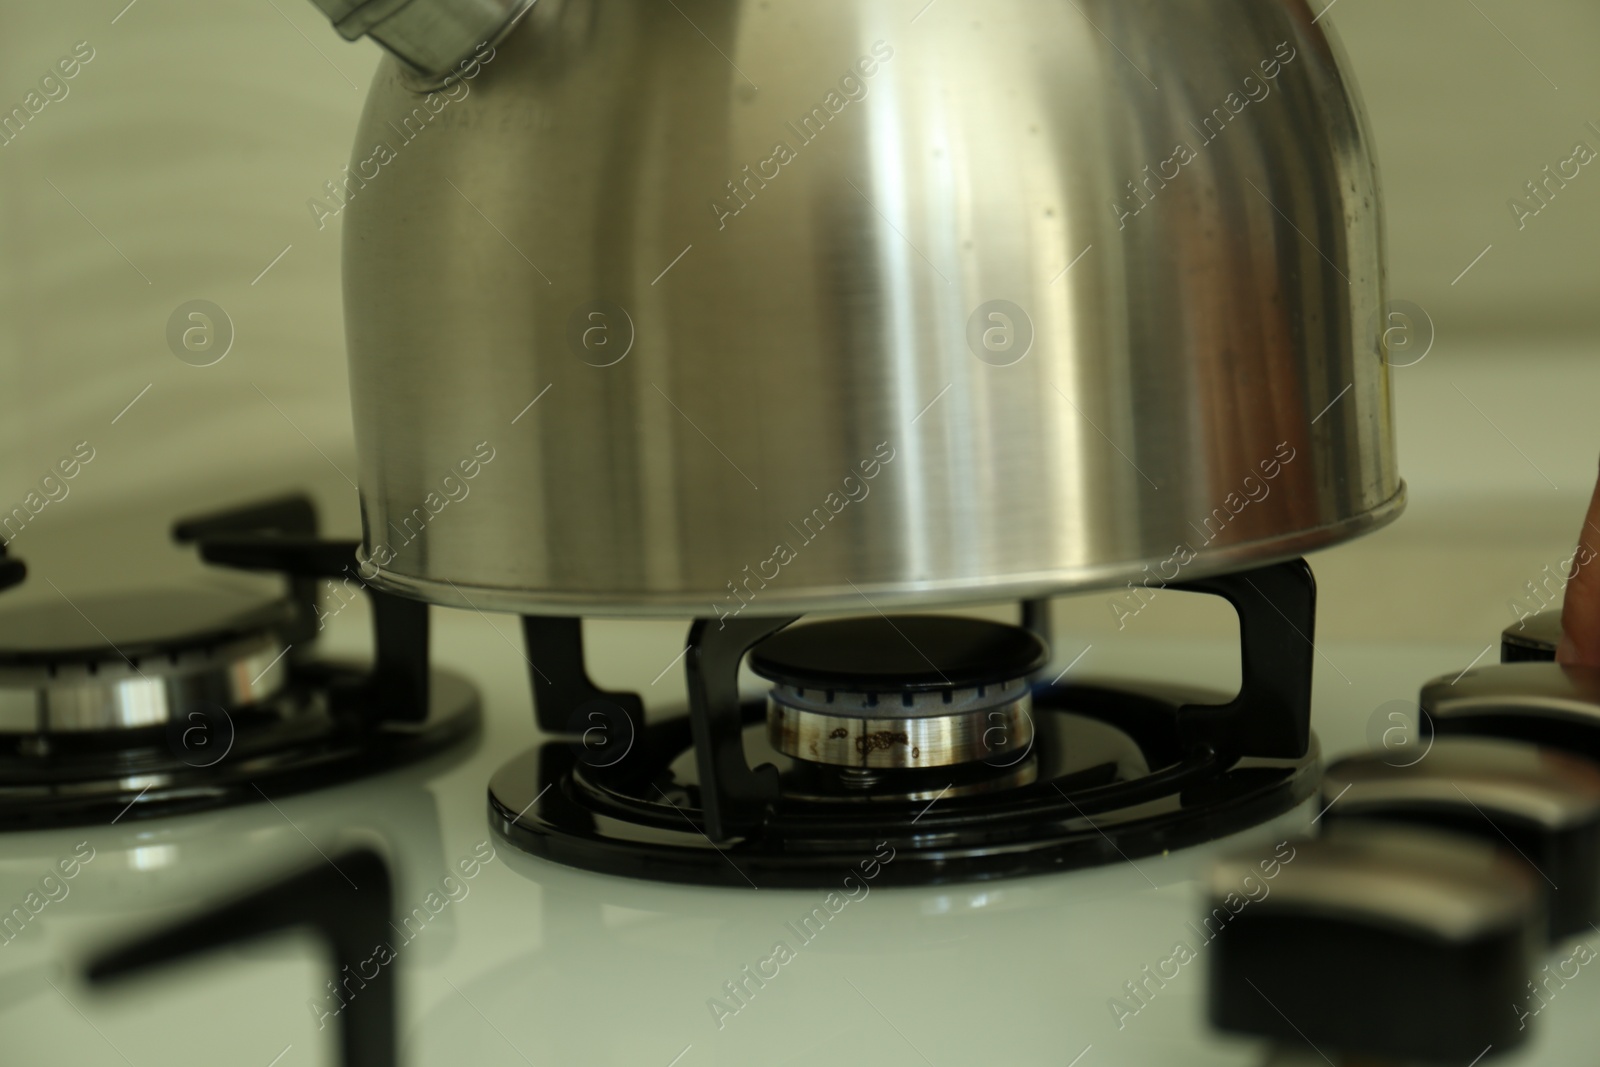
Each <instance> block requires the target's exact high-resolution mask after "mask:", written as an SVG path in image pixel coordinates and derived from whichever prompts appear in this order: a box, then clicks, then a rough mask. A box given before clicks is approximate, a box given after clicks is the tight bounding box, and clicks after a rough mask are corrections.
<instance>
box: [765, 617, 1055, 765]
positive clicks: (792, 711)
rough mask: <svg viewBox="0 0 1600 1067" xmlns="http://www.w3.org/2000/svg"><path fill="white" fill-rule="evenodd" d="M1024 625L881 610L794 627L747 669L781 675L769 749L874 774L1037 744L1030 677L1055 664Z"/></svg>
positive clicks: (1006, 759)
mask: <svg viewBox="0 0 1600 1067" xmlns="http://www.w3.org/2000/svg"><path fill="white" fill-rule="evenodd" d="M1049 658H1050V652H1049V650H1048V649H1047V648H1046V647H1045V644H1044V642H1043V641H1041V640H1039V638H1038V637H1036V636H1035V635H1033V634H1031V633H1029V632H1028V631H1027V630H1023V629H1020V628H1018V627H1015V626H1005V625H1002V624H1000V623H994V622H985V621H983V620H980V619H955V618H939V617H930V616H911V617H907V618H902V619H890V618H888V617H887V616H874V617H872V618H867V619H847V620H842V621H838V622H826V623H817V624H814V625H810V626H797V627H794V628H792V629H788V630H785V631H783V632H781V633H778V634H776V635H774V636H772V637H770V638H768V639H767V640H765V641H763V642H762V643H761V644H760V645H758V646H756V649H755V651H754V652H752V653H751V656H750V669H751V670H753V671H755V672H756V673H757V674H759V675H760V676H761V677H763V678H766V679H768V680H769V681H772V682H775V683H777V684H775V685H774V686H773V688H772V693H771V696H769V697H768V700H767V728H768V734H769V737H770V740H771V743H772V747H773V748H775V749H776V750H777V751H779V752H781V753H783V754H784V755H786V756H792V757H794V758H795V759H798V760H807V761H810V762H812V763H819V764H826V765H829V766H833V767H847V768H851V769H852V771H853V772H855V773H856V775H857V777H858V779H860V780H875V778H876V777H878V776H877V775H875V774H874V772H875V771H879V770H889V769H895V770H899V769H906V770H915V769H926V768H933V767H948V766H953V765H957V764H965V763H971V762H974V761H980V760H981V761H984V762H989V763H995V764H1000V765H1003V766H1012V765H1014V764H1016V763H1018V762H1020V761H1021V760H1022V759H1023V758H1025V757H1026V756H1027V754H1028V751H1029V749H1031V748H1032V747H1033V717H1032V715H1031V714H1030V709H1031V707H1032V703H1033V697H1032V690H1031V689H1030V688H1029V686H1028V675H1030V674H1032V673H1033V672H1035V671H1037V670H1039V669H1040V668H1041V667H1043V666H1044V665H1045V663H1046V662H1048V660H1049Z"/></svg>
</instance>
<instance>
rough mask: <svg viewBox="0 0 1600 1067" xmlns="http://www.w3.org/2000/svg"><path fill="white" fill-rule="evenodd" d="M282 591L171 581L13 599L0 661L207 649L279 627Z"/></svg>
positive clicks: (1, 622)
mask: <svg viewBox="0 0 1600 1067" xmlns="http://www.w3.org/2000/svg"><path fill="white" fill-rule="evenodd" d="M291 611H292V606H291V605H290V604H289V602H288V601H287V600H285V599H284V598H283V597H282V596H281V595H278V596H267V595H262V594H252V593H245V592H240V591H237V590H232V589H222V588H208V587H203V586H195V587H188V588H185V587H182V586H177V587H173V588H165V589H152V590H142V591H139V592H132V593H108V594H99V595H94V596H79V597H74V598H73V599H72V600H71V601H68V600H65V599H62V600H59V601H55V602H48V601H46V602H42V603H31V604H19V605H17V606H15V607H12V608H9V609H7V610H5V611H0V666H5V667H51V666H65V665H67V664H85V663H96V662H107V661H117V662H121V661H122V660H123V658H124V657H126V658H127V659H130V660H133V661H134V662H138V661H139V660H140V659H141V658H143V657H146V656H168V655H174V654H177V653H183V652H193V651H199V650H203V649H207V648H214V647H216V646H218V645H222V644H226V643H229V642H232V641H237V640H240V639H242V638H247V637H253V636H256V635H258V634H261V633H263V632H267V631H271V630H273V629H276V628H278V627H281V626H282V625H283V624H284V623H285V622H287V621H288V619H289V617H290V614H291Z"/></svg>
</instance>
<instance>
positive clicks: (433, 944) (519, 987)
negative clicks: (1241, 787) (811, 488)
mask: <svg viewBox="0 0 1600 1067" xmlns="http://www.w3.org/2000/svg"><path fill="white" fill-rule="evenodd" d="M361 614H362V613H361V611H360V609H356V610H353V611H352V612H350V614H349V615H348V616H346V617H342V618H340V619H339V620H337V623H336V625H335V626H334V628H333V630H332V633H331V643H332V646H333V647H334V648H335V649H339V648H349V649H354V648H357V647H359V645H360V643H361V639H362V624H363V622H364V621H365V620H364V619H362V617H361ZM434 614H435V620H436V637H435V649H436V652H435V657H436V660H437V662H439V663H441V664H446V665H449V666H452V667H454V668H456V669H458V670H461V671H463V672H464V673H466V674H468V675H469V676H471V677H472V678H473V679H475V680H476V681H477V683H478V684H479V685H480V686H481V688H482V690H483V695H484V706H485V712H486V714H485V726H484V731H483V734H482V738H481V740H480V741H478V742H477V743H476V744H475V745H473V746H470V748H469V750H468V751H467V752H466V753H465V754H464V755H462V754H456V755H447V756H444V757H441V758H439V759H437V760H435V761H432V762H430V763H425V764H421V765H418V766H414V767H412V768H409V769H405V770H400V771H395V772H391V773H389V774H387V775H384V776H381V777H378V778H374V779H370V780H367V781H364V782H359V783H355V784H350V785H345V786H339V787H335V788H331V789H326V790H321V791H314V792H310V793H305V794H300V795H297V796H292V797H288V798H285V799H282V800H276V801H273V802H272V803H258V804H254V805H248V806H245V807H239V808H232V809H227V810H223V811H220V812H214V813H210V814H203V815H193V816H180V817H175V818H166V819H157V820H151V821H144V822H128V823H124V822H121V821H120V820H119V822H118V823H117V824H116V825H109V826H94V827H85V828H82V829H76V830H63V831H49V832H30V833H14V834H10V835H7V837H6V838H5V840H4V850H3V856H4V860H3V862H0V900H4V901H5V902H7V903H8V905H9V904H16V905H18V906H22V905H23V903H24V900H25V899H26V898H27V897H28V894H29V893H30V892H37V891H39V889H40V885H41V881H42V880H43V879H44V878H45V877H46V876H47V875H50V874H52V872H57V871H65V869H66V868H63V867H58V864H59V863H60V862H61V861H68V863H69V865H72V864H71V861H73V860H74V859H76V860H77V863H76V865H75V867H74V875H73V876H72V877H71V878H70V879H61V878H57V879H56V880H54V881H53V882H52V883H51V885H52V886H57V887H64V888H55V889H54V892H53V894H46V896H47V897H48V898H49V899H47V903H45V904H44V906H43V907H42V908H41V909H40V910H39V912H38V913H37V915H35V916H33V917H32V918H31V919H30V920H29V921H28V922H26V924H24V925H22V926H21V928H20V929H19V930H18V931H17V932H16V933H15V934H13V935H12V936H10V938H9V939H8V940H7V941H6V942H5V943H4V945H3V947H0V1029H3V1032H4V1034H5V1041H6V1046H7V1049H8V1062H17V1063H32V1062H39V1063H44V1062H67V1063H75V1064H85V1065H91V1064H101V1063H103V1064H107V1065H110V1064H117V1063H131V1064H136V1065H143V1064H150V1063H164V1064H187V1063H195V1064H200V1063H206V1064H210V1063H216V1062H232V1063H246V1064H248V1063H258V1064H262V1065H266V1064H279V1065H284V1067H288V1065H293V1064H312V1063H331V1062H336V1061H335V1058H334V1057H335V1045H334V1033H335V1028H334V1025H333V1024H334V1022H335V1015H334V1011H335V1009H337V1008H338V1007H339V1003H340V1002H339V1000H338V999H336V998H335V996H334V995H333V994H332V993H330V992H329V990H328V988H327V982H328V980H329V977H330V975H329V974H328V973H327V967H326V964H325V963H324V961H323V960H322V958H321V951H320V949H319V947H318V946H317V944H316V943H315V942H314V941H313V940H312V939H311V938H309V937H306V936H288V937H281V938H276V939H269V940H263V941H258V942H256V943H253V944H249V945H245V946H241V947H237V948H227V949H223V950H221V951H219V952H217V953H214V954H212V955H209V956H206V957H204V958H201V959H198V960H196V961H194V962H191V963H185V964H181V965H178V966H175V967H172V968H170V969H168V970H164V971H161V972H157V973H156V974H155V975H154V976H151V977H147V978H141V979H139V980H137V981H135V982H132V983H129V986H128V987H127V988H123V989H119V990H117V991H115V992H103V991H101V990H99V989H94V988H90V987H89V986H87V985H86V984H85V983H84V982H83V980H82V976H81V973H80V967H81V964H82V963H83V961H85V960H86V959H87V958H88V956H89V955H91V954H92V953H94V952H97V951H99V950H102V949H104V948H105V947H107V946H108V945H110V944H112V943H114V942H119V941H123V940H126V939H127V938H128V937H129V936H131V935H133V934H136V933H139V932H141V931H144V930H148V929H150V928H152V927H153V926H156V925H160V924H162V923H164V922H166V921H170V920H172V919H174V918H177V917H181V916H183V915H186V914H191V913H193V912H194V911H195V909H196V908H197V907H198V906H200V905H201V904H202V903H203V902H207V901H209V900H212V899H214V898H215V897H216V896H217V895H218V894H219V893H224V892H226V891H229V890H232V889H237V888H242V887H248V886H250V885H251V884H253V883H258V882H260V881H262V880H263V879H266V878H269V877H271V876H272V875H274V874H276V873H279V872H281V871H283V870H285V869H292V868H294V867H296V866H300V865H305V864H312V865H316V864H324V863H328V862H330V860H329V857H331V856H333V855H336V854H338V852H339V849H340V848H341V846H345V845H355V844H361V843H370V844H374V845H377V846H378V847H379V848H380V849H381V850H382V851H384V852H385V853H386V854H387V855H389V856H390V857H391V858H392V863H393V865H394V867H395V873H396V879H397V886H396V891H395V894H396V910H397V912H398V914H399V916H401V917H403V920H402V923H401V924H400V925H397V926H395V927H393V930H394V935H393V938H392V939H391V940H390V941H389V942H388V943H387V946H386V947H387V948H388V950H389V956H387V957H385V958H384V960H383V961H382V965H386V966H394V967H397V968H398V972H397V973H398V976H399V984H400V1025H399V1030H400V1040H401V1054H402V1060H403V1062H405V1063H409V1064H412V1065H414V1067H420V1065H424V1064H441V1065H442V1064H458V1063H474V1064H502V1063H503V1064H541V1065H542V1064H546V1063H551V1064H554V1063H588V1064H597V1065H602V1064H603V1065H619V1067H632V1065H637V1064H646V1065H647V1064H657V1065H658V1067H668V1065H678V1064H681V1065H684V1067H689V1065H693V1064H741V1065H742V1064H748V1063H756V1062H762V1063H793V1064H813V1063H826V1062H835V1061H838V1062H873V1063H881V1064H908V1065H911V1064H934V1065H945V1064H950V1065H955V1064H974V1063H1005V1064H1015V1065H1019V1067H1020V1065H1030V1067H1031V1065H1040V1067H1043V1065H1052V1067H1061V1065H1066V1064H1078V1065H1081V1067H1096V1065H1128V1067H1157V1065H1162V1064H1172V1065H1175V1067H1176V1065H1180V1064H1181V1065H1184V1067H1194V1065H1197V1064H1207V1065H1209V1064H1217V1065H1224V1064H1230V1065H1231V1064H1240V1065H1243V1064H1255V1063H1259V1062H1261V1061H1262V1059H1263V1057H1264V1056H1265V1055H1266V1054H1267V1053H1266V1050H1265V1048H1264V1046H1263V1045H1260V1044H1257V1043H1252V1042H1249V1041H1241V1040H1237V1039H1229V1038H1223V1037H1219V1036H1217V1035H1215V1034H1213V1033H1212V1032H1210V1031H1209V1029H1208V1027H1207V1025H1206V1023H1205V1020H1204V1012H1203V1004H1204V992H1205V987H1206V974H1205V969H1206V966H1207V951H1208V942H1207V938H1206V937H1205V933H1204V931H1203V930H1201V929H1200V928H1199V926H1198V920H1199V916H1200V915H1201V912H1202V910H1203V909H1202V899H1201V890H1200V879H1201V878H1202V877H1203V875H1204V873H1205V871H1206V869H1207V867H1208V865H1209V863H1210V861H1211V860H1212V859H1213V858H1214V857H1216V856H1217V855H1219V854H1221V853H1224V852H1237V851H1239V850H1241V849H1247V850H1257V851H1260V853H1261V856H1262V858H1263V859H1264V860H1265V859H1269V858H1270V857H1271V856H1272V855H1273V854H1274V851H1275V849H1276V848H1277V847H1278V843H1279V842H1282V841H1285V840H1289V839H1291V838H1293V836H1294V835H1296V834H1298V833H1301V832H1303V831H1305V830H1306V829H1307V828H1308V826H1309V825H1310V823H1311V822H1312V820H1313V818H1315V816H1316V814H1317V811H1316V808H1317V807H1318V806H1319V805H1318V804H1317V803H1316V802H1308V803H1307V804H1305V805H1302V806H1301V807H1300V808H1299V809H1298V810H1296V811H1294V812H1292V813H1290V814H1288V815H1286V816H1283V817H1280V818H1278V819H1276V820H1274V821H1273V822H1271V823H1269V824H1267V825H1264V826H1260V827H1257V828H1256V829H1254V830H1251V831H1249V832H1247V833H1243V834H1239V835H1236V836H1234V837H1231V838H1227V839H1224V840H1222V841H1217V842H1214V843H1212V844H1209V845H1205V846H1201V847H1197V848H1191V849H1186V850H1182V851H1178V852H1174V853H1172V854H1169V855H1164V856H1156V857H1149V858H1142V859H1138V860H1135V861H1132V862H1125V863H1114V864H1112V865H1110V866H1107V867H1103V868H1099V869H1092V870H1085V871H1077V872H1072V873H1065V874H1058V875H1045V876H1037V877H1027V878H1019V879H1010V880H1001V881H995V882H989V883H983V884H975V885H953V886H941V887H936V888H920V889H919V888H885V887H878V888H875V887H874V886H873V884H872V880H871V879H870V878H863V877H861V875H860V873H859V872H852V871H851V870H848V869H842V870H840V871H839V882H840V885H839V887H838V889H837V891H836V892H830V891H828V890H823V889H817V890H751V889H723V888H709V887H697V886H684V885H666V884H656V883H650V882H645V881H640V880H634V879H628V878H620V877H611V876H606V875H599V874H592V873H588V872H584V871H578V870H574V869H570V868H567V867H563V866H560V865H557V864H554V863H550V862H546V861H542V860H538V859H534V858H532V857H529V856H525V855H523V854H521V853H520V852H518V851H517V850H516V849H515V848H512V847H510V846H509V845H508V844H507V843H506V842H505V841H504V840H502V839H500V838H499V837H497V836H496V835H495V834H494V833H493V832H492V831H491V830H490V827H489V823H488V820H487V818H486V813H485V783H486V782H487V780H488V779H489V777H490V775H491V774H492V773H493V772H494V771H495V770H496V768H497V767H499V766H500V765H501V764H502V763H504V762H505V760H506V759H507V758H508V757H509V756H510V755H512V754H513V753H515V752H516V751H519V750H521V749H522V748H524V747H526V746H528V745H530V744H532V743H533V742H535V741H536V740H537V734H536V731H535V729H534V727H533V724H532V715H531V710H530V706H529V696H528V692H527V684H526V678H527V673H526V672H527V664H526V663H525V662H524V658H523V656H522V653H521V645H520V641H519V640H518V639H517V635H516V633H515V630H514V629H513V625H512V623H513V620H509V619H505V618H496V617H489V616H474V615H471V614H467V613H442V612H437V611H436V612H435V613H434ZM1492 636H1494V635H1487V637H1492ZM1057 637H1058V645H1059V646H1060V647H1059V648H1058V649H1057V651H1056V655H1055V659H1056V661H1057V663H1059V664H1060V665H1061V666H1065V665H1066V663H1067V662H1068V661H1070V660H1072V659H1073V657H1075V656H1077V655H1078V654H1079V652H1081V651H1083V647H1082V646H1083V642H1081V641H1075V639H1074V638H1073V637H1072V635H1071V632H1070V631H1064V632H1062V633H1059V634H1058V635H1057ZM1487 637H1486V640H1487ZM680 641H681V634H679V632H678V630H677V629H676V628H675V627H671V626H662V625H653V624H652V625H646V624H611V625H600V626H596V627H592V628H591V648H592V649H593V651H592V652H591V661H592V662H591V666H592V669H593V670H594V673H595V674H596V675H597V676H598V677H599V678H600V679H601V680H602V682H603V683H607V684H612V685H627V686H631V687H633V688H636V689H637V690H639V691H641V692H644V693H645V694H647V700H649V702H650V703H651V705H652V708H655V707H670V706H671V705H672V704H673V703H674V701H675V700H681V698H680V697H678V696H677V694H676V693H675V692H674V690H678V689H680V688H681V679H680V674H681V672H680V671H679V670H678V669H676V668H674V669H672V670H668V671H667V672H666V674H665V675H663V676H661V677H660V678H659V681H658V682H657V683H656V684H655V685H652V684H651V681H652V679H653V678H656V677H657V676H658V674H660V672H662V671H663V670H664V669H665V668H667V667H668V665H669V664H670V663H672V661H673V659H674V656H675V654H676V653H675V651H674V650H675V648H676V647H681V646H680V645H679V644H678V643H679V642H680ZM1234 648H1235V646H1234V644H1233V643H1232V641H1231V640H1222V639H1215V640H1213V639H1185V640H1172V639H1167V638H1162V637H1149V636H1144V635H1140V634H1137V633H1132V632H1130V633H1129V634H1127V635H1126V636H1125V638H1123V639H1116V640H1106V639H1105V638H1103V637H1102V638H1101V639H1100V640H1099V641H1096V642H1094V643H1093V647H1092V648H1091V649H1090V650H1089V651H1088V652H1087V653H1086V654H1085V655H1084V656H1083V658H1082V659H1081V661H1079V662H1078V664H1077V665H1076V666H1075V667H1074V668H1073V674H1074V676H1076V677H1079V678H1080V680H1082V679H1083V678H1088V677H1091V676H1092V677H1102V676H1104V677H1128V676H1136V675H1137V674H1138V673H1139V672H1140V671H1141V670H1143V671H1146V672H1148V670H1149V667H1148V665H1149V664H1150V663H1152V662H1156V663H1160V664H1161V665H1162V667H1161V671H1162V672H1163V673H1164V674H1168V673H1170V674H1171V675H1173V676H1177V677H1186V678H1188V679H1190V680H1191V681H1194V682H1197V683H1200V684H1205V685H1211V686H1214V687H1216V688H1219V689H1226V688H1227V687H1228V686H1229V685H1230V684H1232V683H1233V682H1234V681H1235V679H1231V678H1230V677H1229V674H1230V671H1232V672H1236V671H1237V667H1233V666H1230V665H1231V664H1232V662H1233V659H1234ZM1481 651H1482V647H1481V646H1473V645H1466V644H1462V645H1449V644H1441V645H1429V644H1401V645H1398V646H1397V645H1395V644H1393V643H1385V644H1382V645H1377V644H1372V645H1362V644H1356V643H1349V642H1337V643H1329V644H1327V645H1321V646H1319V652H1320V656H1319V660H1318V668H1319V669H1318V674H1317V683H1316V694H1315V712H1314V725H1315V727H1316V729H1317V731H1318V733H1319V735H1320V738H1321V741H1322V744H1323V746H1324V750H1325V752H1327V753H1330V754H1338V753H1342V752H1346V751H1351V750H1355V749H1360V748H1365V747H1367V745H1368V736H1369V733H1370V730H1371V728H1372V721H1373V719H1374V716H1375V715H1376V714H1378V713H1379V712H1380V709H1382V708H1383V707H1384V706H1385V705H1387V704H1389V703H1390V702H1392V701H1395V700H1397V699H1407V698H1408V697H1411V696H1414V695H1415V692H1416V690H1417V689H1418V687H1419V686H1420V685H1421V684H1422V683H1423V682H1424V681H1426V680H1428V679H1429V678H1432V677H1434V676H1436V675H1439V674H1451V673H1454V672H1457V671H1460V670H1461V669H1463V668H1464V667H1465V666H1466V665H1467V664H1468V663H1469V662H1471V661H1472V660H1473V658H1474V657H1475V656H1477V655H1478V654H1479V652H1481ZM663 690H666V692H665V693H663V692H662V691H663ZM657 694H661V695H660V696H657ZM1291 847H1292V846H1291ZM887 862H890V863H892V862H893V860H892V858H891V859H887ZM853 873H855V874H856V877H855V878H853V879H852V878H847V876H849V875H852V874H853ZM35 899H37V898H35ZM1594 940H1595V943H1596V944H1600V937H1596V938H1595V939H1594ZM1180 946H1181V947H1182V948H1183V949H1185V950H1187V951H1184V952H1179V951H1178V949H1179V947H1180ZM1569 947H1571V946H1569ZM1563 954H1565V953H1563ZM391 957H392V958H391ZM1552 958H1555V957H1554V956H1552ZM376 965H378V964H373V966H376ZM1307 965H1308V966H1314V965H1315V961H1307ZM1174 971H1176V974H1175V975H1174ZM1151 973H1156V974H1157V975H1158V976H1159V975H1166V976H1168V977H1166V978H1164V979H1162V980H1160V981H1157V982H1152V981H1150V980H1149V977H1148V976H1149V975H1150V974H1151ZM752 976H754V977H752ZM344 988H345V989H346V990H350V989H358V987H357V986H352V985H348V984H347V985H346V986H345V987H344ZM1568 988H1569V990H1570V991H1568V992H1563V994H1562V995H1561V997H1560V998H1559V999H1555V1000H1553V1001H1552V1002H1551V1003H1549V1004H1548V1005H1547V1006H1546V1007H1545V1008H1544V1009H1543V1010H1542V1011H1540V1012H1539V1018H1538V1026H1539V1036H1538V1037H1537V1038H1536V1039H1535V1040H1534V1042H1533V1043H1532V1044H1531V1046H1530V1047H1529V1048H1528V1049H1527V1050H1526V1051H1525V1052H1524V1053H1522V1054H1521V1055H1519V1056H1518V1057H1516V1058H1508V1059H1506V1060H1504V1061H1503V1062H1507V1063H1517V1064H1522V1063H1528V1064H1538V1063H1552V1064H1554V1063H1564V1062H1572V1061H1571V1059H1570V1058H1569V1057H1566V1056H1564V1055H1563V1054H1562V1052H1561V1050H1562V1049H1574V1048H1585V1047H1592V1045H1593V1043H1594V1042H1595V1040H1596V1039H1597V1038H1600V1021H1597V1020H1596V1018H1595V1016H1594V1013H1593V1012H1590V1011H1588V1010H1586V1005H1589V1004H1592V1003H1593V996H1600V993H1595V994H1593V995H1591V994H1590V993H1589V992H1586V991H1585V988H1584V987H1583V985H1582V979H1581V978H1580V979H1578V980H1576V981H1574V982H1572V983H1569V987H1568ZM1596 988H1597V990H1600V986H1597V987H1596ZM1135 990H1142V992H1141V993H1137V994H1136V993H1135ZM354 995H355V996H359V992H356V993H355V994H354ZM1507 1010H1508V1011H1509V1010H1511V1007H1510V1006H1508V1008H1507Z"/></svg>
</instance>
